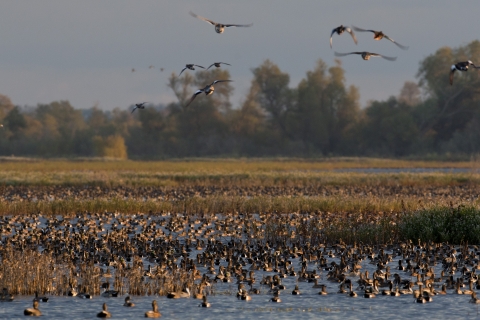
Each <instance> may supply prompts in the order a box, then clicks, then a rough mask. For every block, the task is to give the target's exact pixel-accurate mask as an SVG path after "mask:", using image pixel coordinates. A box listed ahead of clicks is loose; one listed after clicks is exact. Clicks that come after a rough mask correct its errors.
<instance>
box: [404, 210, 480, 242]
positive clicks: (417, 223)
mask: <svg viewBox="0 0 480 320" xmlns="http://www.w3.org/2000/svg"><path fill="white" fill-rule="evenodd" d="M399 233H400V234H401V235H402V236H403V237H404V238H406V239H411V240H417V239H420V240H421V241H434V242H450V243H455V244H459V243H463V242H468V243H472V244H473V243H475V244H478V243H480V210H479V208H478V207H474V206H463V205H461V206H458V207H456V208H454V207H445V206H444V207H434V208H430V209H424V210H418V211H413V212H409V213H406V214H405V215H404V216H403V217H402V219H401V221H400V222H399Z"/></svg>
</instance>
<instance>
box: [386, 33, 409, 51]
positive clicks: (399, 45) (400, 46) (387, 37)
mask: <svg viewBox="0 0 480 320" xmlns="http://www.w3.org/2000/svg"><path fill="white" fill-rule="evenodd" d="M383 37H384V38H385V39H388V40H390V41H392V42H393V43H395V44H396V45H397V46H398V47H399V48H401V49H403V50H408V47H407V46H403V45H401V44H400V43H398V42H396V41H395V40H393V39H392V38H390V37H389V36H387V35H383Z"/></svg>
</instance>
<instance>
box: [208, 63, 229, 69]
mask: <svg viewBox="0 0 480 320" xmlns="http://www.w3.org/2000/svg"><path fill="white" fill-rule="evenodd" d="M221 64H226V65H227V66H231V64H229V63H226V62H214V63H212V64H211V65H210V67H208V68H207V70H208V69H210V68H211V67H213V66H215V67H217V68H220V65H221Z"/></svg>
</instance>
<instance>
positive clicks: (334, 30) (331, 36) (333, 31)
mask: <svg viewBox="0 0 480 320" xmlns="http://www.w3.org/2000/svg"><path fill="white" fill-rule="evenodd" d="M337 29H338V28H335V29H333V30H332V33H331V34H330V49H331V48H332V38H333V34H334V33H335V32H336V31H337Z"/></svg>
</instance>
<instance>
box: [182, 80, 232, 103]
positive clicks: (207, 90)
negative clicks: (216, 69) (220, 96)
mask: <svg viewBox="0 0 480 320" xmlns="http://www.w3.org/2000/svg"><path fill="white" fill-rule="evenodd" d="M230 81H232V80H215V81H213V82H212V83H211V84H209V85H206V86H205V88H203V89H198V90H197V91H195V93H194V94H193V96H192V98H191V99H190V101H189V102H188V103H187V105H186V106H185V108H186V107H188V106H189V105H190V103H192V101H193V100H194V99H195V98H196V97H197V96H198V95H199V94H200V93H202V92H203V93H205V95H207V96H209V95H211V94H212V93H213V91H215V88H214V87H213V86H214V85H215V84H217V83H219V82H230Z"/></svg>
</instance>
